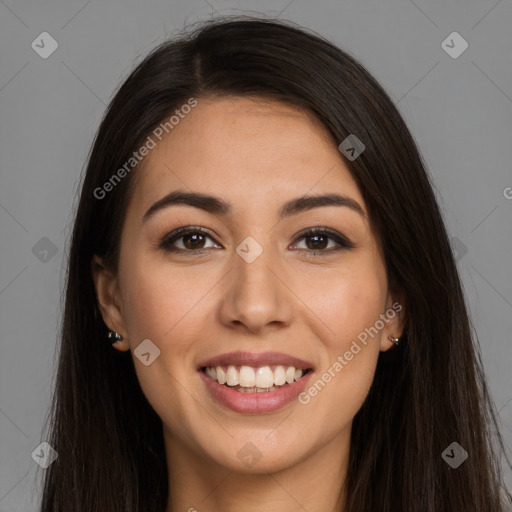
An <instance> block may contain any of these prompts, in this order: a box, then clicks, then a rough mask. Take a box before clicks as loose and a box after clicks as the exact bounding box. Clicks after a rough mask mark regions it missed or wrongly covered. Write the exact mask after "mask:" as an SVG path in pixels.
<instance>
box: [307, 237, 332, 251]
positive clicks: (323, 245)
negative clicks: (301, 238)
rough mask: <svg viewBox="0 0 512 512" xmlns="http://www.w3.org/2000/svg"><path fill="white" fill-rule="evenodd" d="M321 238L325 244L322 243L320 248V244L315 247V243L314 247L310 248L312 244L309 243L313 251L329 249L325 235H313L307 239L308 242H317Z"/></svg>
mask: <svg viewBox="0 0 512 512" xmlns="http://www.w3.org/2000/svg"><path fill="white" fill-rule="evenodd" d="M319 238H320V239H323V240H324V243H320V245H321V246H318V244H317V245H315V242H313V247H310V244H309V243H307V245H308V248H309V249H312V250H315V249H325V248H326V247H327V242H326V240H327V237H326V236H324V235H311V236H308V237H307V240H309V241H311V240H313V239H315V240H317V241H318V239H319Z"/></svg>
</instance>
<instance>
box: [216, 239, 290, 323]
mask: <svg viewBox="0 0 512 512" xmlns="http://www.w3.org/2000/svg"><path fill="white" fill-rule="evenodd" d="M249 261H251V259H248V260H246V259H244V258H243V257H241V256H240V255H239V254H238V253H235V254H234V255H233V269H232V271H231V272H229V273H228V275H227V276H226V279H227V284H226V287H227V288H226V292H225V294H224V295H223V298H222V303H221V307H220V318H221V321H222V322H223V324H224V325H226V326H228V327H229V328H231V329H233V328H238V329H241V330H247V331H250V332H252V333H261V332H262V331H264V330H268V329H275V328H279V327H281V328H282V327H286V326H289V325H290V323H291V319H292V314H293V292H292V291H291V289H290V288H289V287H288V286H289V284H288V283H287V281H289V280H288V279H287V276H286V273H285V271H284V269H283V268H282V266H281V265H280V263H279V261H278V260H277V259H276V258H275V257H273V255H272V251H271V249H270V248H266V249H265V250H263V252H262V253H261V254H260V255H259V256H258V257H257V258H256V259H254V261H252V262H249ZM287 285H288V286H287Z"/></svg>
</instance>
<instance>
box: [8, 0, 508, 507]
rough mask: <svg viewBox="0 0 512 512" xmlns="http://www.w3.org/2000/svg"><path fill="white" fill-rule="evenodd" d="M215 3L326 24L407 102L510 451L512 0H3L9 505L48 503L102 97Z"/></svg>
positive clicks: (223, 8) (402, 105) (215, 8)
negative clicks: (42, 487)
mask: <svg viewBox="0 0 512 512" xmlns="http://www.w3.org/2000/svg"><path fill="white" fill-rule="evenodd" d="M217 13H221V14H228V13H230V14H237V13H238V14H240V13H246V14H259V13H265V14H267V15H270V16H279V17H281V18H285V19H290V20H293V21H295V22H297V23H300V24H302V25H304V26H306V27H309V28H311V29H313V30H315V31H317V32H319V33H320V34H322V35H324V36H326V37H328V38H330V39H331V40H332V41H333V42H335V43H336V44H339V45H340V46H341V47H342V48H344V49H345V50H347V51H348V52H349V53H351V54H353V55H354V56H355V57H356V58H358V59H359V60H360V61H361V62H362V63H363V64H364V65H365V66H366V67H367V68H368V69H369V70H370V72H372V73H373V74H374V76H375V77H376V78H377V79H378V80H379V81H380V83H381V84H382V85H383V86H384V87H385V89H386V90H387V91H388V92H389V93H390V95H391V96H392V98H393V99H394V100H395V102H396V103H397V104H398V107H399V109H400V111H401V113H402V114H403V116H404V118H405V120H406V122H407V123H408V125H409V127H410V129H411V131H412V133H413V135H414V137H415V138H416V140H417V141H418V144H419V146H420V149H421V151H422V153H423V156H424V159H425V162H426V164H427V166H428V168H429V169H430V171H431V173H432V175H433V177H434V182H435V185H436V188H437V192H438V197H439V200H440V202H441V206H442V209H443V212H444V215H445V220H446V223H447V226H448V229H449V232H450V235H451V236H452V237H453V238H452V241H453V245H454V250H455V252H456V255H457V259H458V265H459V268H460V272H461V277H462V280H463V283H464V287H465V291H466V294H467V298H468V304H469V306H470V308H471V313H472V317H473V321H474V326H475V329H476V332H477V333H478V336H479V339H480V342H481V345H482V354H483V360H484V364H485V368H486V371H487V376H488V381H489V385H490V388H491V391H492V394H493V397H494V400H495V402H496V406H497V409H498V410H499V413H500V418H501V421H502V429H503V434H504V436H505V441H506V442H507V444H508V446H509V447H510V446H512V386H511V381H512V377H511V372H510V363H511V361H512V344H511V343H510V332H511V330H512V271H511V266H510V256H511V254H512V236H511V235H512V222H511V218H512V199H511V198H512V189H508V188H507V187H512V172H511V164H510V162H511V161H512V140H511V138H510V137H511V133H512V130H511V129H512V115H511V114H512V65H511V64H512V37H511V33H510V27H511V26H512V5H511V1H510V0H508V1H506V0H500V1H496V0H485V1H484V0H479V1H475V0H471V1H468V0H459V1H455V0H451V1H446V0H442V1H441V0H436V1H430V2H427V1H426V0H415V1H414V2H413V1H412V0H386V1H377V0H375V1H361V0H358V1H357V0H356V1H342V2H340V1H338V2H336V1H333V0H322V1H319V2H315V3H313V2H308V1H306V0H292V1H290V0H276V1H261V2H250V1H243V0H233V1H231V2H227V1H222V0H193V1H151V2H141V1H139V2H136V1H134V0H131V1H127V2H121V1H109V2H100V1H99V0H91V1H88V2H87V1H82V0H74V1H64V0H61V1H40V2H28V1H23V0H5V1H3V0H1V1H0V58H1V68H0V111H1V114H0V120H1V121H0V155H1V157H0V162H1V167H0V169H1V171H0V172H1V188H0V227H1V235H0V250H1V254H0V261H1V265H0V322H1V327H2V330H1V339H0V340H1V358H0V512H1V511H4V512H5V511H9V512H10V511H35V510H36V504H37V499H38V483H37V482H38V481H39V478H40V477H41V474H42V471H43V470H42V469H40V468H39V466H38V465H37V464H36V463H35V462H34V460H32V458H31V453H32V451H33V450H34V449H35V448H36V447H37V446H38V445H39V444H40V442H41V441H43V440H44V434H43V432H42V427H43V422H44V419H45V415H46V413H47V409H48V405H49V398H50V391H51V386H52V379H53V372H54V357H55V348H56V335H57V332H58V328H59V322H60V319H61V311H60V308H61V301H60V293H61V289H62V287H63V285H64V275H65V274H64V266H63V265H64V264H65V255H66V253H67V249H66V244H67V240H68V236H69V233H70V223H71V220H72V212H73V205H74V202H75V194H76V190H77V186H78V184H79V180H80V173H81V169H82V167H83V165H84V162H85V159H86V156H87V154H88V151H89V148H90V145H91V142H92V139H93V136H94V133H95V131H96V129H97V127H98V124H99V121H100V118H101V116H102V113H103V111H104V109H105V106H106V104H107V103H108V101H109V99H110V98H111V96H112V94H113V91H114V90H115V89H116V88H117V87H118V85H119V84H120V81H121V80H122V79H123V78H125V77H126V76H127V74H128V73H129V71H130V70H131V69H132V67H133V66H134V64H135V63H137V62H139V61H140V59H141V58H142V57H143V56H144V54H145V53H146V52H147V51H149V50H150V49H151V48H152V47H153V46H154V45H156V44H157V43H159V42H161V41H162V40H163V39H164V38H165V37H166V36H167V37H168V36H171V35H172V34H173V33H174V32H175V31H176V30H179V29H181V28H182V27H183V26H184V24H185V23H192V22H194V21H198V20H201V19H205V18H209V17H210V16H212V15H215V14H217ZM507 27H508V30H507ZM44 31H47V32H49V33H50V34H51V35H52V36H53V38H55V39H56V40H57V42H58V44H59V46H58V49H57V50H56V51H55V52H54V53H53V54H52V55H51V56H49V57H48V58H47V59H43V58H41V57H40V56H39V55H38V54H37V53H36V52H35V51H34V50H33V49H32V47H31V43H32V41H34V40H36V38H37V37H38V36H39V34H41V33H42V32H44ZM453 31H456V32H458V33H460V35H461V36H462V37H463V38H464V39H465V40H466V41H467V42H468V44H469V47H468V49H467V50H466V51H465V52H464V53H462V54H461V55H460V56H459V57H458V58H456V59H454V58H452V57H450V56H449V55H448V54H447V53H446V52H445V51H444V50H443V48H442V46H441V43H442V41H443V40H445V39H446V38H447V36H448V35H449V34H450V33H452V32H453ZM39 40H40V39H39ZM448 44H450V45H452V43H451V42H449V43H448ZM453 44H455V49H457V48H460V46H457V45H458V43H453ZM507 196H508V198H507ZM44 237H46V238H47V239H49V241H48V240H43V241H40V240H41V239H42V238H44ZM36 244H38V245H36ZM34 246H35V248H34ZM54 246H55V247H54ZM52 249H54V250H55V249H56V253H55V254H54V255H53V254H52ZM45 250H46V251H47V252H44V251H45ZM419 257H421V255H419ZM507 262H508V263H507ZM465 448H466V449H467V451H468V452H469V459H468V461H467V462H466V463H471V447H465ZM419 463H421V461H419ZM507 480H508V482H509V485H510V482H511V481H512V478H511V475H510V474H508V475H507Z"/></svg>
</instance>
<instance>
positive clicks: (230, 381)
mask: <svg viewBox="0 0 512 512" xmlns="http://www.w3.org/2000/svg"><path fill="white" fill-rule="evenodd" d="M226 384H227V385H228V386H237V385H238V372H237V371H236V368H235V367H234V366H233V365H231V366H228V373H227V375H226Z"/></svg>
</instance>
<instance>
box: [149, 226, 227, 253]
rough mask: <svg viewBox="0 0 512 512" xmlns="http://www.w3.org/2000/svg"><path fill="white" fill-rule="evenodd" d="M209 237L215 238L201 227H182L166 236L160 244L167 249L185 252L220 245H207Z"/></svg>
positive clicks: (198, 250)
mask: <svg viewBox="0 0 512 512" xmlns="http://www.w3.org/2000/svg"><path fill="white" fill-rule="evenodd" d="M208 239H210V240H212V241H213V238H212V237H211V236H210V235H208V234H207V233H206V232H205V231H203V230H202V229H201V228H194V227H188V228H180V229H177V230H176V231H173V232H172V233H169V234H168V235H167V236H165V238H164V239H163V240H162V241H161V242H160V244H159V246H160V247H161V248H162V249H165V250H166V251H184V252H200V251H202V250H205V249H209V248H211V247H218V246H216V245H215V244H214V245H213V246H212V245H210V246H206V245H205V244H206V243H207V240H208Z"/></svg>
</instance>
